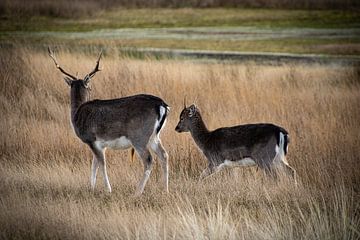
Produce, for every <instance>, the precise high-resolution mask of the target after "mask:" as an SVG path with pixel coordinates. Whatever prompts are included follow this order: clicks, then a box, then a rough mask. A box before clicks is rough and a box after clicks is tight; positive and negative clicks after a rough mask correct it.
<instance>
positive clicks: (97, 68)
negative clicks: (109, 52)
mask: <svg viewBox="0 0 360 240" xmlns="http://www.w3.org/2000/svg"><path fill="white" fill-rule="evenodd" d="M101 56H102V50H101V52H100V54H99V58H98V60H97V61H96V66H95V68H94V70H92V72H90V73H89V74H87V75H86V76H85V77H84V81H85V82H88V81H89V80H90V79H91V78H92V77H93V76H95V74H96V73H97V72H99V71H101V70H100V69H99V63H100V58H101Z"/></svg>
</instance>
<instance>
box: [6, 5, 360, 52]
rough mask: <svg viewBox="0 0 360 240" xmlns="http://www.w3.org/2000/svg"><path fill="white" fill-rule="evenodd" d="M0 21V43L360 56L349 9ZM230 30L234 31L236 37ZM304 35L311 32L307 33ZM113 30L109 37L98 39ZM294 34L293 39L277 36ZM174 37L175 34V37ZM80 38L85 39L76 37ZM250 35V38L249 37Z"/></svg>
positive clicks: (135, 12) (111, 12)
mask: <svg viewBox="0 0 360 240" xmlns="http://www.w3.org/2000/svg"><path fill="white" fill-rule="evenodd" d="M44 11H45V10H44ZM49 11H50V10H49ZM64 11H65V10H64ZM45 12H46V11H45ZM0 18H1V21H0V44H1V43H2V44H3V43H9V42H10V43H14V42H18V43H23V42H25V43H29V42H31V43H33V44H43V45H48V44H64V43H65V44H67V45H69V44H70V45H75V46H79V45H84V44H87V45H101V44H102V45H105V46H109V45H111V46H116V47H118V48H128V47H132V48H148V47H160V48H171V49H196V50H217V51H224V50H226V51H247V52H258V51H261V52H283V53H310V54H330V55H355V56H358V55H359V52H360V37H359V33H358V29H359V26H360V20H359V19H360V11H357V10H351V9H348V10H294V9H293V10H289V9H240V8H198V9H191V8H178V9H166V8H153V9H125V8H110V9H107V10H102V11H98V12H95V13H93V14H91V15H90V16H89V15H86V14H85V15H80V16H77V15H74V16H71V15H70V16H66V17H64V16H62V17H59V16H51V15H49V14H45V13H43V14H41V12H40V13H37V12H36V11H34V13H33V14H27V15H22V14H20V13H17V12H16V11H15V12H11V11H4V12H0ZM234 28H238V29H237V30H235V33H234ZM124 29H130V30H131V29H132V31H136V32H135V34H134V33H133V34H132V35H131V37H129V36H128V35H127V34H126V33H124V32H120V33H118V34H116V31H118V30H124ZM154 29H155V30H156V29H157V31H158V32H162V34H157V35H153V36H151V37H149V31H151V30H154ZM203 30H204V32H203V33H201V31H203ZM309 30H312V31H313V32H312V33H311V34H308V33H307V32H308V31H309ZM317 30H318V31H319V32H317ZM328 30H332V31H333V32H332V33H328V34H325V35H324V33H323V32H322V31H328ZM94 31H95V32H94ZM96 31H98V32H96ZM103 31H105V32H103ZM112 31H113V32H114V34H112V37H103V36H102V35H101V34H105V33H106V34H108V33H111V32H112ZM199 31H200V33H198V34H195V35H194V32H199ZM296 31H297V32H298V34H295V35H294V34H290V35H289V36H287V37H283V36H282V35H283V34H284V33H288V32H293V33H294V32H296ZM344 31H346V34H344V33H343V32H344ZM174 32H177V33H178V35H177V36H174ZM179 32H180V33H181V34H179ZM269 32H273V34H271V33H269ZM274 33H275V34H274ZM301 33H303V34H301ZM84 34H85V35H86V37H79V36H81V35H84ZM99 34H100V35H101V37H100V38H99V37H98V35H99ZM249 35H250V36H252V37H251V38H248V36H249Z"/></svg>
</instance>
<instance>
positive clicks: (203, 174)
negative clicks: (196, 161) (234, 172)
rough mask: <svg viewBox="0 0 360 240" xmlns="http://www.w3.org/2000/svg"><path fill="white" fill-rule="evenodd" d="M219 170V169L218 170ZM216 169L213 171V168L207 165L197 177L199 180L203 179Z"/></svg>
mask: <svg viewBox="0 0 360 240" xmlns="http://www.w3.org/2000/svg"><path fill="white" fill-rule="evenodd" d="M218 171H219V170H218ZM218 171H214V169H213V168H211V167H210V166H208V167H207V168H205V169H204V171H202V173H201V174H200V178H199V182H200V181H202V180H204V179H205V178H207V177H209V176H210V175H212V174H213V173H215V172H218Z"/></svg>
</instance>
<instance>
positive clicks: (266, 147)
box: [175, 101, 296, 185]
mask: <svg viewBox="0 0 360 240" xmlns="http://www.w3.org/2000/svg"><path fill="white" fill-rule="evenodd" d="M175 131H177V132H179V133H181V132H190V133H191V136H192V138H193V140H194V141H195V143H196V145H197V146H198V148H199V149H200V150H201V152H202V153H203V154H204V155H205V157H206V159H207V161H208V166H207V168H205V170H204V171H203V172H202V173H201V175H200V178H199V181H201V180H203V179H205V178H207V177H209V176H210V175H212V174H214V173H217V172H220V171H221V170H223V169H225V168H233V167H252V166H258V167H259V168H260V169H262V170H264V171H265V173H266V174H267V175H271V176H273V177H274V178H277V174H276V171H275V170H278V169H283V170H284V171H285V172H286V173H287V174H288V175H290V176H291V177H292V178H293V180H294V182H295V185H296V171H295V169H294V168H292V167H291V166H290V165H289V163H288V162H287V160H286V154H287V152H288V145H289V142H290V137H289V133H288V132H287V131H286V130H285V129H284V128H282V127H279V126H276V125H274V124H271V123H255V124H245V125H237V126H232V127H223V128H218V129H215V130H213V131H209V130H208V128H207V127H206V125H205V123H204V121H203V119H202V116H201V113H200V110H199V109H198V107H197V106H196V105H195V104H192V105H190V106H189V107H186V104H185V101H184V108H183V110H182V111H181V113H180V120H179V123H178V124H177V126H176V128H175Z"/></svg>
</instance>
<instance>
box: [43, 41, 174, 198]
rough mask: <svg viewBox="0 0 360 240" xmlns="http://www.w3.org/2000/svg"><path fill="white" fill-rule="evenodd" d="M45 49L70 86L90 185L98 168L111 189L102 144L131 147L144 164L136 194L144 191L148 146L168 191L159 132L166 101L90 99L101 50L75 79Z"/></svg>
mask: <svg viewBox="0 0 360 240" xmlns="http://www.w3.org/2000/svg"><path fill="white" fill-rule="evenodd" d="M48 51H49V55H50V57H51V58H52V59H53V61H54V63H55V65H56V67H57V68H58V69H59V70H60V71H61V72H62V73H63V74H64V75H65V78H64V79H65V82H66V83H67V84H68V85H69V86H70V98H71V116H70V117H71V124H72V126H73V129H74V131H75V134H76V135H77V136H78V137H79V138H80V139H81V141H83V142H84V143H85V144H87V145H88V146H89V147H90V149H91V151H92V153H93V161H92V166H91V182H90V183H91V187H92V189H94V188H95V183H96V173H97V170H98V168H100V170H101V172H102V173H103V176H104V182H105V186H106V188H107V190H108V191H109V192H111V186H110V182H109V178H108V175H107V171H106V160H105V150H106V148H112V149H127V148H130V147H133V148H134V149H135V151H136V152H137V154H138V155H139V157H140V158H141V159H142V161H143V164H144V174H143V177H142V179H141V181H140V184H139V186H138V189H137V191H136V195H140V194H141V193H142V192H143V191H144V188H145V185H146V182H147V181H148V179H149V176H150V173H151V169H152V164H153V160H152V156H151V154H150V151H149V148H151V149H152V150H153V151H154V152H155V154H156V155H157V156H158V157H159V159H160V162H161V167H162V171H163V178H164V185H165V190H166V191H168V154H167V153H166V151H165V149H164V147H163V146H162V144H161V141H160V136H159V135H160V131H161V129H162V128H163V126H164V125H165V121H166V118H167V115H168V112H169V107H168V105H167V104H166V103H165V102H164V101H163V100H162V99H160V98H158V97H155V96H151V95H145V94H141V95H134V96H129V97H123V98H118V99H109V100H92V101H90V81H91V79H92V78H93V77H94V76H95V74H96V73H97V72H98V71H100V70H99V62H100V58H101V55H102V54H101V53H100V55H99V58H98V60H97V62H96V66H95V68H94V70H92V71H91V72H90V73H89V74H87V75H86V76H85V77H84V78H83V79H77V78H76V77H74V76H73V75H71V74H69V73H67V72H66V71H65V70H64V69H63V68H61V67H60V65H59V64H58V62H57V60H56V58H55V56H54V53H53V52H52V50H51V49H50V48H49V49H48Z"/></svg>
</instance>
